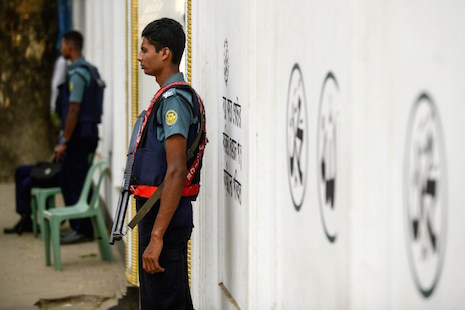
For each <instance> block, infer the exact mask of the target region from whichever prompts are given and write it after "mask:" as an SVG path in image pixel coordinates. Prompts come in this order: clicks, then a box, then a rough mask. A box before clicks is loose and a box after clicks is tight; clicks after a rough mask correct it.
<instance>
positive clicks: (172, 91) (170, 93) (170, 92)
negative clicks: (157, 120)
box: [163, 88, 176, 99]
mask: <svg viewBox="0 0 465 310" xmlns="http://www.w3.org/2000/svg"><path fill="white" fill-rule="evenodd" d="M174 94H176V89H175V88H170V89H168V90H167V91H165V92H164V93H163V98H165V99H166V98H168V97H171V96H173V95H174Z"/></svg>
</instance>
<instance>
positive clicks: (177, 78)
mask: <svg viewBox="0 0 465 310" xmlns="http://www.w3.org/2000/svg"><path fill="white" fill-rule="evenodd" d="M174 82H184V75H183V74H182V72H177V73H175V74H173V75H172V76H170V77H169V78H168V79H167V80H166V82H165V83H164V84H163V86H162V87H165V86H166V85H168V84H171V83H174Z"/></svg>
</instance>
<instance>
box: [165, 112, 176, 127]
mask: <svg viewBox="0 0 465 310" xmlns="http://www.w3.org/2000/svg"><path fill="white" fill-rule="evenodd" d="M177 121H178V114H177V113H176V111H174V110H168V112H166V114H165V122H166V125H168V126H173V125H174V124H176V122H177Z"/></svg>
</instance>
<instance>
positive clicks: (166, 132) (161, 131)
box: [157, 72, 198, 143]
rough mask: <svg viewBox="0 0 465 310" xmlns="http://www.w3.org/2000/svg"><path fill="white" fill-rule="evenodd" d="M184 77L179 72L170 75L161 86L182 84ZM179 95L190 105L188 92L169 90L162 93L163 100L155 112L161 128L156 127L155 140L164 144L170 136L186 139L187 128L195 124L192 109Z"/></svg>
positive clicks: (190, 96) (190, 98) (190, 97)
mask: <svg viewBox="0 0 465 310" xmlns="http://www.w3.org/2000/svg"><path fill="white" fill-rule="evenodd" d="M183 81H184V77H183V74H182V73H181V72H178V73H176V74H174V75H172V76H171V77H170V78H169V79H168V80H167V81H166V82H165V84H163V86H166V85H168V84H170V83H173V82H183ZM179 95H182V96H183V97H185V98H186V99H187V100H188V101H189V104H191V105H192V94H191V92H189V91H184V90H181V89H175V88H171V89H168V90H167V91H165V92H164V93H163V95H162V96H163V100H162V102H161V104H160V108H159V109H158V111H157V122H158V124H162V126H163V127H161V126H159V127H157V139H158V140H159V141H162V142H163V143H165V140H166V139H167V138H169V137H171V136H172V135H176V134H180V135H182V136H184V138H186V139H187V137H188V134H189V126H190V125H192V124H196V123H197V122H198V118H197V117H196V116H194V113H192V109H191V108H190V107H189V106H188V105H187V104H188V103H187V102H185V101H184V100H183V99H181V97H180V96H179Z"/></svg>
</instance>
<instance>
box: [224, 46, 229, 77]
mask: <svg viewBox="0 0 465 310" xmlns="http://www.w3.org/2000/svg"><path fill="white" fill-rule="evenodd" d="M223 47H224V51H223V56H224V59H223V64H224V68H223V75H224V83H225V84H226V85H228V79H229V45H228V39H225V40H224V46H223Z"/></svg>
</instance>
